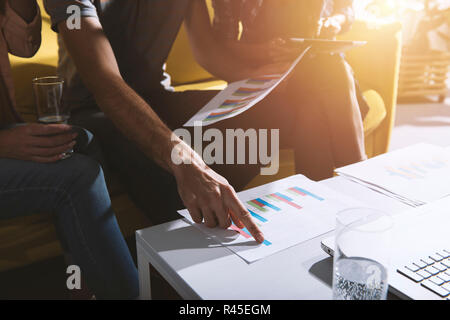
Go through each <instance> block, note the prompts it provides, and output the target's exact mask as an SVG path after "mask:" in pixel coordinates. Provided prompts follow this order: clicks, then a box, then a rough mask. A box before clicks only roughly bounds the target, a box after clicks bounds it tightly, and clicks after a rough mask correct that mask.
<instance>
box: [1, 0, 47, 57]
mask: <svg viewBox="0 0 450 320" xmlns="http://www.w3.org/2000/svg"><path fill="white" fill-rule="evenodd" d="M41 25H42V22H41V15H40V11H39V7H38V5H37V4H36V1H35V0H7V1H6V2H5V21H4V24H3V34H4V37H5V40H6V44H7V46H8V51H9V53H11V54H13V55H16V56H19V57H24V58H29V57H32V56H33V55H34V54H35V53H36V52H37V51H38V49H39V47H40V45H41Z"/></svg>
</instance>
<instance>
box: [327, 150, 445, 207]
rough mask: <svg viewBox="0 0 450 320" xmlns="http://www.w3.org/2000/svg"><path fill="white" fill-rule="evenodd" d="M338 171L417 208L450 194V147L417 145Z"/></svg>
mask: <svg viewBox="0 0 450 320" xmlns="http://www.w3.org/2000/svg"><path fill="white" fill-rule="evenodd" d="M336 172H337V173H338V174H339V175H341V176H343V177H346V178H348V179H351V180H353V181H355V182H357V183H359V184H362V185H364V186H366V187H369V188H371V189H373V190H375V191H378V192H381V193H383V194H385V195H387V196H389V197H392V198H395V199H398V200H400V201H402V202H404V203H406V204H409V205H411V206H414V207H415V206H420V205H423V204H425V203H429V202H432V201H435V200H438V199H441V198H443V197H445V196H448V195H450V150H449V149H448V148H442V147H438V146H434V145H429V144H417V145H414V146H411V147H407V148H404V149H400V150H396V151H393V152H390V153H387V154H383V155H381V156H378V157H375V158H372V159H370V160H367V161H364V162H360V163H357V164H353V165H349V166H346V167H343V168H340V169H337V170H336Z"/></svg>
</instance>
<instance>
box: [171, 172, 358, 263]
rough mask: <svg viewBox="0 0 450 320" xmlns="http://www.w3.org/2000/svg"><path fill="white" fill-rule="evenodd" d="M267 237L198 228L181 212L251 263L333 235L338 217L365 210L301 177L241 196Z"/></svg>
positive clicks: (253, 190)
mask: <svg viewBox="0 0 450 320" xmlns="http://www.w3.org/2000/svg"><path fill="white" fill-rule="evenodd" d="M238 196H239V199H240V200H241V201H242V203H243V204H244V205H245V206H246V207H247V209H248V211H249V212H250V214H251V215H252V216H253V219H254V221H255V222H256V223H257V225H258V226H259V228H260V229H261V231H262V232H263V233H264V236H265V239H266V240H265V241H264V243H262V244H257V243H256V241H255V240H253V238H252V237H251V236H250V234H249V232H248V230H247V229H243V230H240V229H238V228H237V227H236V226H235V225H232V226H231V227H230V228H229V229H228V230H223V229H219V228H216V229H208V228H207V227H205V226H204V225H200V224H195V223H194V222H193V221H192V219H191V217H190V215H189V212H188V211H187V210H182V211H179V213H180V214H181V215H182V216H183V217H185V218H186V219H187V220H188V221H189V222H190V223H192V224H194V225H195V226H197V227H198V228H199V229H200V230H202V231H203V232H205V233H206V234H207V235H209V236H211V237H212V238H213V239H215V240H216V241H217V242H218V243H220V244H222V245H224V246H226V247H228V248H229V249H230V250H232V251H233V252H235V253H236V254H237V255H239V256H240V257H241V258H243V259H244V260H245V261H247V262H248V263H251V262H254V261H256V260H259V259H261V258H264V257H266V256H268V255H271V254H273V253H276V252H278V251H281V250H284V249H287V248H289V247H292V246H294V245H296V244H299V243H301V242H304V241H307V240H310V239H313V238H315V237H317V236H320V235H322V234H325V233H327V232H329V231H332V230H333V229H334V227H335V216H336V213H337V212H339V211H341V210H344V209H348V208H351V207H361V206H363V205H362V204H361V203H359V202H358V201H356V200H353V199H351V198H349V197H347V196H345V195H341V194H339V193H337V192H335V191H333V190H331V189H328V188H327V187H325V186H322V185H320V184H318V183H317V182H313V181H311V180H309V179H307V178H306V177H304V176H302V175H296V176H292V177H289V178H286V179H283V180H279V181H276V182H273V183H269V184H266V185H263V186H260V187H257V188H254V189H250V190H246V191H243V192H240V193H239V194H238Z"/></svg>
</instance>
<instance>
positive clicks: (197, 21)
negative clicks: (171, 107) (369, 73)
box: [186, 0, 368, 180]
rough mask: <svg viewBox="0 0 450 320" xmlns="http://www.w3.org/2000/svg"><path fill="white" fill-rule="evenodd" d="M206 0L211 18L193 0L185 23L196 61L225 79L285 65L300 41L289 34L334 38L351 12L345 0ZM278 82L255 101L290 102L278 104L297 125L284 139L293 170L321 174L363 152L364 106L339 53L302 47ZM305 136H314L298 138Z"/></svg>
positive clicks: (274, 70)
mask: <svg viewBox="0 0 450 320" xmlns="http://www.w3.org/2000/svg"><path fill="white" fill-rule="evenodd" d="M212 4H213V7H214V20H213V24H212V26H211V24H210V19H209V15H208V10H207V8H206V4H205V1H195V2H193V3H192V5H191V6H192V7H191V10H190V12H189V14H188V16H187V19H186V27H187V31H188V35H189V39H190V43H191V46H192V49H193V52H194V55H195V57H196V59H197V61H198V62H199V63H200V65H202V66H203V67H204V68H205V69H206V70H207V71H209V72H210V73H212V74H213V75H215V76H217V77H218V78H220V79H223V80H226V81H228V82H232V81H236V80H242V79H248V78H251V77H252V76H254V75H255V74H258V73H259V74H264V73H266V74H273V73H275V74H281V73H284V72H285V71H286V70H287V69H288V67H289V66H290V64H291V63H292V62H293V61H294V60H295V58H296V57H297V56H298V55H299V54H300V53H301V51H302V50H303V49H304V48H302V47H299V46H298V45H297V44H294V43H290V42H289V39H290V38H316V37H318V38H325V39H334V38H335V37H336V36H337V35H338V34H340V33H341V32H345V31H346V30H348V29H349V28H350V27H351V24H352V22H353V19H354V11H353V1H352V0H338V1H328V0H320V1H308V0H287V1H283V2H280V1H276V0H262V1H248V0H237V1H228V0H212ZM240 24H241V26H242V29H240ZM282 86H283V87H284V89H285V90H275V91H274V92H273V93H271V97H270V100H269V101H270V102H268V101H262V102H261V103H260V104H265V103H270V104H271V105H272V109H273V108H275V107H279V106H284V105H288V106H289V108H288V110H286V111H285V112H288V113H289V114H290V116H291V117H293V118H294V119H295V123H296V125H295V128H294V130H293V131H291V132H290V133H291V137H292V138H291V139H292V140H293V141H290V142H289V143H288V144H287V145H286V147H289V145H290V146H291V148H293V149H294V150H298V151H297V152H296V153H295V159H296V161H295V162H296V169H297V172H299V173H303V174H305V175H307V176H309V177H311V178H313V179H316V180H320V179H324V178H327V177H331V176H332V175H333V171H334V169H335V168H337V167H342V166H345V165H348V164H351V163H355V162H359V161H362V160H365V159H366V158H367V157H366V154H365V148H364V133H363V124H362V118H363V117H364V115H365V114H366V113H367V111H368V106H367V104H366V102H365V100H364V99H363V97H362V95H361V93H360V91H359V90H358V87H357V84H356V83H355V80H354V77H353V72H352V70H351V67H350V66H349V64H348V63H347V62H346V61H345V59H344V57H343V56H341V55H339V54H328V53H315V54H308V55H307V56H305V57H304V58H303V59H302V61H300V63H299V64H298V65H297V66H296V67H295V68H294V70H293V71H292V74H291V75H290V76H289V77H288V79H287V80H286V81H285V83H284V84H282ZM255 108H256V109H258V108H263V107H262V106H261V107H260V106H259V105H257V106H256V107H255ZM361 113H362V114H361ZM314 114H316V116H315V117H314V116H313V115H314ZM255 116H257V115H255ZM283 129H284V128H281V130H283ZM314 134H315V135H314ZM306 136H310V137H311V136H312V137H316V138H309V139H302V138H301V137H306ZM304 140H307V141H304ZM299 145H301V146H302V147H301V148H299V147H298V146H299ZM292 146H293V147H292ZM295 146H297V147H295Z"/></svg>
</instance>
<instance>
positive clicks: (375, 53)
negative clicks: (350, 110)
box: [340, 21, 402, 155]
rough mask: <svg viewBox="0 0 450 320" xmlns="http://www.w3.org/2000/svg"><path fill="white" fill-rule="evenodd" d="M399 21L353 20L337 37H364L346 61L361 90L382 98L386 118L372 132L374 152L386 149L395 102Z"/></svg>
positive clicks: (378, 152)
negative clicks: (380, 23)
mask: <svg viewBox="0 0 450 320" xmlns="http://www.w3.org/2000/svg"><path fill="white" fill-rule="evenodd" d="M401 29H402V26H401V24H400V23H391V24H384V25H378V26H376V27H375V26H371V25H369V24H368V23H366V22H363V21H357V22H356V23H355V24H354V25H353V28H352V30H351V31H349V32H348V33H346V34H344V35H342V36H341V37H340V39H343V40H344V39H345V40H365V41H367V42H368V43H367V45H366V46H363V47H361V48H356V49H353V50H350V51H349V52H348V53H347V60H348V61H349V63H350V64H351V65H352V67H353V69H354V71H355V76H356V78H357V79H358V81H359V82H360V84H361V87H362V88H363V89H364V90H367V89H373V90H376V91H377V92H378V93H379V94H380V95H381V97H382V98H383V100H384V103H385V107H386V117H385V119H384V120H383V122H382V123H381V124H380V127H379V128H378V129H377V130H376V132H375V133H374V134H375V135H377V137H376V138H375V139H374V141H375V145H374V146H373V149H374V150H373V152H374V155H377V154H381V153H384V152H387V151H388V148H389V141H390V134H391V132H392V128H393V126H394V121H395V111H396V105H397V92H398V79H399V71H400V60H401V52H402V50H401V44H402V41H401V38H402V32H401Z"/></svg>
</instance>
